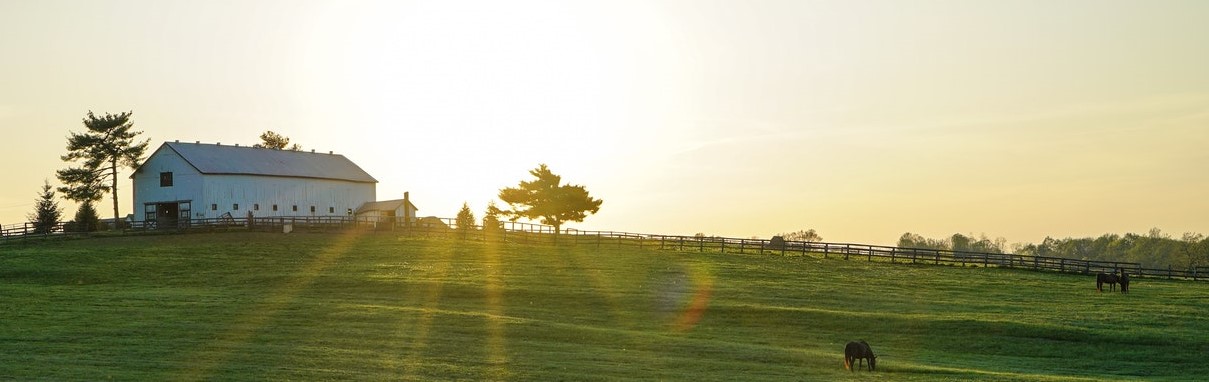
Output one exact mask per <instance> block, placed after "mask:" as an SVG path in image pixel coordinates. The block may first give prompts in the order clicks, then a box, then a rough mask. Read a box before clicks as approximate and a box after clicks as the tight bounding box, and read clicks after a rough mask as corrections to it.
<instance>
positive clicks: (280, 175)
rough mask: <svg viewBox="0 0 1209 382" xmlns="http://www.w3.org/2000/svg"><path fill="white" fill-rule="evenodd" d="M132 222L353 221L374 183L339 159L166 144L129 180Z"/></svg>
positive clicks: (329, 155)
mask: <svg viewBox="0 0 1209 382" xmlns="http://www.w3.org/2000/svg"><path fill="white" fill-rule="evenodd" d="M131 178H132V179H134V188H133V189H134V219H135V220H138V221H143V222H155V223H156V225H157V226H175V225H176V224H178V222H187V221H189V220H193V219H215V218H220V217H223V216H224V214H229V216H232V217H235V218H243V217H247V216H248V213H249V212H251V214H252V215H253V216H256V217H266V216H316V217H320V216H329V217H337V216H339V217H345V216H352V214H353V212H354V211H356V210H357V209H358V208H360V207H361V206H362V205H363V204H365V203H369V202H373V201H374V200H375V197H376V195H375V193H376V191H375V187H376V185H377V183H378V181H377V180H376V179H374V177H372V176H370V175H369V174H368V173H366V172H365V170H362V169H361V167H358V166H357V164H355V163H353V162H352V161H350V160H349V159H348V158H345V157H344V156H343V155H339V154H332V153H330V152H329V153H315V152H313V151H311V152H307V151H290V150H276V149H266V148H255V147H247V146H242V147H241V146H238V145H236V146H230V145H221V144H208V143H206V144H203V143H182V142H165V143H164V144H163V145H160V147H159V148H158V149H156V150H155V152H154V153H152V154H151V156H150V157H148V158H147V160H146V161H144V162H143V164H142V165H140V166H139V167H138V168H137V169H136V170H135V171H134V174H133V175H131Z"/></svg>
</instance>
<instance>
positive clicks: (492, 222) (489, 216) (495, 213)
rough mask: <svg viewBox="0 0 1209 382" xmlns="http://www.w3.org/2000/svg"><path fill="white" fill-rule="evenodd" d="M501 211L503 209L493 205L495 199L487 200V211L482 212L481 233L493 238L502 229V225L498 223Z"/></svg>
mask: <svg viewBox="0 0 1209 382" xmlns="http://www.w3.org/2000/svg"><path fill="white" fill-rule="evenodd" d="M502 213H503V211H500V209H499V207H496V206H495V201H490V202H487V211H486V212H484V213H483V234H484V235H485V236H487V237H488V238H493V237H494V236H495V235H497V234H499V233H500V231H503V229H504V227H503V225H501V224H500V214H502Z"/></svg>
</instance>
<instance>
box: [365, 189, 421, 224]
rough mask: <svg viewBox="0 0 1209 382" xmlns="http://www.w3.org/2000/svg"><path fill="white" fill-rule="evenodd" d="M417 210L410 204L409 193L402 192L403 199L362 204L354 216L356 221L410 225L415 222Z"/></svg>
mask: <svg viewBox="0 0 1209 382" xmlns="http://www.w3.org/2000/svg"><path fill="white" fill-rule="evenodd" d="M419 210H420V209H419V208H416V205H415V204H411V195H410V193H408V192H404V193H403V199H394V200H382V201H377V202H369V203H365V204H362V205H361V207H359V208H357V211H356V215H357V220H358V221H370V222H377V223H383V224H390V225H394V224H395V222H404V223H405V224H411V223H414V222H415V221H416V211H419Z"/></svg>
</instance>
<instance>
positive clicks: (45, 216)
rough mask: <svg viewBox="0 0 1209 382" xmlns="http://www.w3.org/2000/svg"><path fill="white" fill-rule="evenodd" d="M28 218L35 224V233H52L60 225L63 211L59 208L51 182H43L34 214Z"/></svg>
mask: <svg viewBox="0 0 1209 382" xmlns="http://www.w3.org/2000/svg"><path fill="white" fill-rule="evenodd" d="M28 217H29V220H30V221H32V222H33V223H34V233H38V234H45V233H50V232H51V231H53V230H54V229H55V226H57V225H59V219H60V218H62V217H63V210H62V209H60V208H59V202H57V201H55V192H54V188H53V187H51V186H50V182H48V181H42V192H40V193H38V201H37V202H36V203H35V204H34V212H33V213H31V214H29V216H28Z"/></svg>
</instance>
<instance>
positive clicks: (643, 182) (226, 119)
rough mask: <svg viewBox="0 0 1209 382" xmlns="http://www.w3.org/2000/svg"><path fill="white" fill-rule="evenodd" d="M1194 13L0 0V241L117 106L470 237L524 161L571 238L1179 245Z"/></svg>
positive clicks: (1039, 5) (1197, 185) (1131, 5)
mask: <svg viewBox="0 0 1209 382" xmlns="http://www.w3.org/2000/svg"><path fill="white" fill-rule="evenodd" d="M1206 20H1209V1H1166V0H1157V1H1156V0H1144V1H1106V0H1092V1H1027V0H1026V1H908V0H894V1H702V0H692V1H616V0H609V1H481V2H479V1H471V2H459V1H298V0H287V1H204V2H201V1H165V0H148V1H136V0H130V1H85V0H78V1H57V0H39V1H24V0H0V129H2V132H3V138H4V139H3V140H0V142H3V143H2V145H3V146H2V150H0V160H2V163H3V164H2V165H0V166H3V167H2V168H3V178H4V187H3V188H2V189H0V223H4V224H12V223H17V222H20V221H23V220H24V218H25V215H26V214H28V213H29V212H31V211H32V210H33V203H34V199H35V197H36V193H37V192H38V191H39V187H40V186H41V185H42V180H43V179H49V180H51V182H52V183H55V182H56V181H55V178H54V170H56V169H60V168H63V167H65V164H64V163H63V162H61V161H60V160H59V156H60V155H62V154H64V153H65V146H66V136H67V135H68V132H69V131H82V130H83V129H84V127H83V125H82V124H81V123H80V120H81V119H82V118H83V116H84V114H85V113H86V112H87V111H89V110H93V111H95V112H97V113H104V112H113V113H116V112H121V111H128V110H130V111H133V112H134V115H133V121H134V124H135V127H136V128H137V129H138V130H142V131H143V132H144V134H143V137H146V138H150V139H151V141H152V144H153V147H152V149H154V147H156V146H158V144H160V143H162V142H164V141H171V140H176V139H179V140H182V141H190V142H191V141H202V142H211V143H212V142H222V143H223V144H234V143H241V144H244V145H251V144H253V143H256V142H258V138H257V136H258V135H259V134H260V133H261V132H262V131H265V130H273V131H276V132H279V133H282V134H284V135H286V136H288V137H290V138H291V139H292V140H293V141H294V142H297V143H299V144H301V145H302V146H303V147H304V148H306V149H316V150H319V151H324V152H326V151H329V150H331V151H335V152H337V153H341V154H344V155H345V156H347V157H348V158H350V159H352V160H353V161H354V162H356V163H358V164H359V165H361V167H363V168H364V169H365V170H366V171H368V172H369V173H370V174H372V175H373V176H374V177H376V178H378V179H379V180H380V181H381V183H379V184H378V197H379V199H393V198H399V197H401V196H402V193H403V192H404V191H410V192H411V195H412V198H413V199H414V200H415V202H416V204H417V205H418V206H419V207H420V214H421V215H422V216H427V215H436V216H442V217H452V216H454V215H455V214H456V212H457V210H458V208H459V207H460V206H461V204H462V202H464V201H465V202H469V203H470V205H471V207H472V208H473V209H474V210H475V212H476V215H478V216H481V215H482V211H483V209H484V207H485V206H486V203H487V201H489V200H492V199H494V198H495V195H496V193H497V192H498V190H499V189H500V188H502V187H508V186H515V185H516V183H517V182H519V181H520V180H522V179H525V178H527V177H528V174H527V171H528V170H529V169H532V168H534V167H536V166H537V164H538V163H547V164H549V166H550V167H551V169H552V170H554V172H555V173H558V174H561V175H563V178H564V180H567V181H570V182H572V183H576V184H583V185H585V186H587V187H588V190H589V191H590V192H591V193H592V195H593V196H595V197H598V198H601V199H604V205H603V206H602V208H601V210H600V213H599V214H597V215H594V216H590V217H589V218H588V219H587V220H586V221H585V222H584V223H574V224H571V225H570V226H573V227H579V228H581V229H603V230H617V231H631V232H644V233H667V234H689V235H691V234H694V233H697V232H703V233H706V234H712V235H724V236H740V237H746V236H761V237H767V236H769V235H772V234H775V233H778V232H786V231H794V230H799V229H806V228H813V229H816V230H817V231H818V232H819V233H820V234H821V235H822V236H823V238H824V239H826V240H827V241H841V242H842V241H847V242H863V243H875V244H891V243H894V242H895V241H896V240H897V238H898V237H899V236H900V235H901V234H902V233H904V232H908V231H909V232H914V233H919V234H922V235H924V236H927V237H933V238H941V237H946V236H949V235H951V234H953V233H975V234H979V233H986V234H987V235H988V236H991V237H999V236H1002V237H1005V238H1006V239H1008V241H1009V242H1037V241H1040V240H1041V239H1042V238H1044V237H1045V236H1047V235H1049V236H1054V237H1068V236H1075V237H1081V236H1098V235H1099V234H1102V233H1107V232H1115V233H1124V232H1145V231H1147V230H1148V229H1149V228H1151V227H1159V228H1161V229H1163V230H1164V231H1165V232H1168V233H1172V234H1174V235H1179V234H1180V233H1183V232H1188V231H1195V232H1201V233H1209V171H1207V170H1206V167H1209V166H1207V165H1209V150H1207V149H1206V148H1209V70H1206V68H1209V22H1206ZM149 153H150V152H149ZM128 175H129V171H126V172H125V173H124V174H123V175H122V177H123V183H122V184H121V185H119V187H123V189H122V192H121V198H122V203H123V205H122V213H123V214H125V213H129V212H131V209H130V204H131V202H130V198H131V196H130V193H129V191H130V182H129V180H128V179H126V176H128ZM55 184H56V185H57V183H55ZM60 203H61V205H63V206H64V207H66V210H67V213H68V214H71V213H73V212H74V210H75V205H74V203H71V202H67V201H61V202H60ZM106 208H108V207H106ZM106 208H102V209H101V210H102V211H103V212H104V214H106V215H107V214H108V213H109V212H107V211H108V210H107V209H106ZM69 216H70V215H69Z"/></svg>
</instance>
